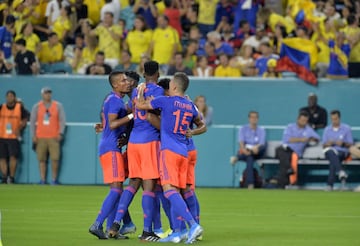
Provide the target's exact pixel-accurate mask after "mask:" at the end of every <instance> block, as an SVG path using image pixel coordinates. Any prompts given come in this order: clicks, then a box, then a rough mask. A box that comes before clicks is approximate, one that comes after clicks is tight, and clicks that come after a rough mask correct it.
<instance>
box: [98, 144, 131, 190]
mask: <svg viewBox="0 0 360 246" xmlns="http://www.w3.org/2000/svg"><path fill="white" fill-rule="evenodd" d="M100 163H101V167H102V170H103V176H104V183H105V184H110V183H114V182H124V181H125V170H124V159H123V156H122V155H121V153H120V152H117V151H109V152H106V153H105V154H103V155H101V156H100Z"/></svg>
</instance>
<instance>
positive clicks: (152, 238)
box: [139, 231, 160, 242]
mask: <svg viewBox="0 0 360 246" xmlns="http://www.w3.org/2000/svg"><path fill="white" fill-rule="evenodd" d="M139 239H140V240H141V241H147V242H157V241H159V240H160V237H158V236H157V235H156V234H155V233H154V232H147V231H143V233H142V235H141V236H140V237H139Z"/></svg>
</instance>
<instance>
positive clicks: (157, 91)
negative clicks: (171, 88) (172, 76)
mask: <svg viewBox="0 0 360 246" xmlns="http://www.w3.org/2000/svg"><path fill="white" fill-rule="evenodd" d="M163 95H164V89H163V88H162V87H160V86H157V88H156V89H155V90H154V95H153V96H154V97H159V96H163Z"/></svg>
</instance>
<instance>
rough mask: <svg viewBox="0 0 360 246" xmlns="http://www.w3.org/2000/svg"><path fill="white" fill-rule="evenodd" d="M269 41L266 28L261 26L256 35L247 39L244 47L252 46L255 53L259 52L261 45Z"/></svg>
mask: <svg viewBox="0 0 360 246" xmlns="http://www.w3.org/2000/svg"><path fill="white" fill-rule="evenodd" d="M269 41H270V39H269V37H268V36H267V35H266V31H265V27H264V26H262V25H261V26H258V27H257V28H256V33H255V35H252V36H249V37H248V38H246V39H245V41H244V42H243V44H242V45H250V46H251V47H253V48H254V49H255V51H259V47H260V44H261V43H266V42H269Z"/></svg>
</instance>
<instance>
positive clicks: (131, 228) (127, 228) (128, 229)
mask: <svg viewBox="0 0 360 246" xmlns="http://www.w3.org/2000/svg"><path fill="white" fill-rule="evenodd" d="M135 232H136V226H135V225H134V224H133V223H132V222H130V223H128V224H123V225H122V226H121V229H120V234H122V235H126V234H130V233H135Z"/></svg>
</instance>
